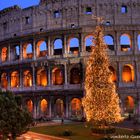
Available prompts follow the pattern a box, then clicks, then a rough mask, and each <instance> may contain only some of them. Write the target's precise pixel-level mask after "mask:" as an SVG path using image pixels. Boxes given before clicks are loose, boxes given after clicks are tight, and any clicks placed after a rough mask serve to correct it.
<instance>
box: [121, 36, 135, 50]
mask: <svg viewBox="0 0 140 140" xmlns="http://www.w3.org/2000/svg"><path fill="white" fill-rule="evenodd" d="M120 45H121V51H131V49H132V44H131V38H130V35H128V34H122V35H121V36H120Z"/></svg>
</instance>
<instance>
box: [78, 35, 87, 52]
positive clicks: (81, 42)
mask: <svg viewBox="0 0 140 140" xmlns="http://www.w3.org/2000/svg"><path fill="white" fill-rule="evenodd" d="M84 43H85V42H84V35H83V34H82V33H80V34H79V45H80V52H85V51H86V48H85V44H84Z"/></svg>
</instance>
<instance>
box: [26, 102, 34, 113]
mask: <svg viewBox="0 0 140 140" xmlns="http://www.w3.org/2000/svg"><path fill="white" fill-rule="evenodd" d="M27 109H28V111H29V112H31V113H32V112H33V101H32V100H28V101H27Z"/></svg>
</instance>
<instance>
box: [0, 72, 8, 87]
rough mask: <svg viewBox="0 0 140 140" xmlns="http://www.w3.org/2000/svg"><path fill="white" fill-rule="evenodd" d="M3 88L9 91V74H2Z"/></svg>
mask: <svg viewBox="0 0 140 140" xmlns="http://www.w3.org/2000/svg"><path fill="white" fill-rule="evenodd" d="M1 87H2V88H5V89H7V87H8V77H7V73H5V72H4V73H2V75H1Z"/></svg>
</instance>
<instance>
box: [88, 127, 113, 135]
mask: <svg viewBox="0 0 140 140" xmlns="http://www.w3.org/2000/svg"><path fill="white" fill-rule="evenodd" d="M91 131H92V133H94V134H103V135H106V134H114V133H115V132H116V129H115V128H109V127H106V128H97V127H96V128H91Z"/></svg>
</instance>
